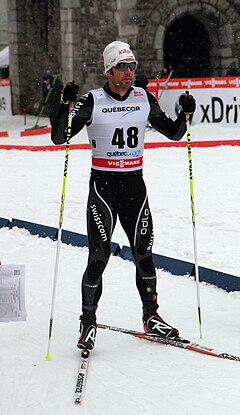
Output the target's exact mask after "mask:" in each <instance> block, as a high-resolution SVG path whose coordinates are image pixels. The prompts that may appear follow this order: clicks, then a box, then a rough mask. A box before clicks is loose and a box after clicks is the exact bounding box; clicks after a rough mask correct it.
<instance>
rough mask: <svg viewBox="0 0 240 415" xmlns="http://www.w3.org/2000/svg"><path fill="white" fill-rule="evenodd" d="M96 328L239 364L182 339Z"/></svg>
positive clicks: (104, 327)
mask: <svg viewBox="0 0 240 415" xmlns="http://www.w3.org/2000/svg"><path fill="white" fill-rule="evenodd" d="M98 328H100V329H107V330H112V331H117V332H120V333H125V334H130V335H131V336H134V337H137V338H139V339H144V340H148V341H151V342H155V343H161V344H166V345H170V346H174V347H179V348H181V349H188V350H192V351H194V352H197V353H203V354H206V355H209V356H214V357H218V358H220V359H228V360H235V361H237V362H240V357H239V356H234V355H231V354H229V353H224V352H218V351H216V350H215V349H213V348H211V347H207V346H203V345H201V344H198V343H194V342H192V341H190V340H187V339H183V338H181V337H179V338H177V339H167V338H161V337H159V336H157V335H154V334H151V333H145V332H141V331H135V330H129V329H126V328H121V327H115V326H110V325H108V324H98Z"/></svg>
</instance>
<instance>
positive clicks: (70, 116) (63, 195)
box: [45, 102, 74, 360]
mask: <svg viewBox="0 0 240 415" xmlns="http://www.w3.org/2000/svg"><path fill="white" fill-rule="evenodd" d="M73 107H74V102H70V104H69V114H68V128H67V140H66V150H65V159H64V169H63V182H62V195H61V204H60V214H59V226H58V238H57V250H56V258H55V268H54V279H53V290H52V305H51V314H50V321H49V334H48V348H47V354H46V356H45V359H46V360H51V354H50V347H51V338H52V328H53V314H54V305H55V297H56V288H57V277H58V266H59V256H60V245H61V237H62V224H63V213H64V205H65V194H66V184H67V174H68V159H69V151H70V140H71V131H72V110H73Z"/></svg>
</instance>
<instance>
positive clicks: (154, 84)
mask: <svg viewBox="0 0 240 415" xmlns="http://www.w3.org/2000/svg"><path fill="white" fill-rule="evenodd" d="M147 88H148V91H150V92H152V93H153V94H154V95H155V96H156V98H157V99H159V97H160V99H159V104H160V106H161V108H162V109H163V111H165V112H166V113H167V114H168V115H169V116H170V117H172V118H176V115H177V114H178V111H179V98H180V96H181V95H182V94H184V93H185V91H186V90H188V91H189V93H190V94H192V95H193V96H194V98H195V99H196V101H197V110H196V112H195V113H194V116H193V120H192V124H193V125H194V124H205V125H206V124H215V125H221V126H231V127H233V126H236V125H237V124H238V123H239V122H240V77H227V78H223V77H222V78H191V79H185V78H182V79H170V80H169V81H168V83H166V80H164V79H155V80H154V79H151V80H149V82H148V87H147Z"/></svg>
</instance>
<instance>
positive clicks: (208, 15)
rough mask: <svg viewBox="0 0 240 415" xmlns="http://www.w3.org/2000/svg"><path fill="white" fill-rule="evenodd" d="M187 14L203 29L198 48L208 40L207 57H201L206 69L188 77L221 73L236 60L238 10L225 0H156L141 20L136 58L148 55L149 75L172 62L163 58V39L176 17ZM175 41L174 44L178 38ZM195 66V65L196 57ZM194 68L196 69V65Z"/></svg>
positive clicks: (166, 57)
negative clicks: (139, 48)
mask: <svg viewBox="0 0 240 415" xmlns="http://www.w3.org/2000/svg"><path fill="white" fill-rule="evenodd" d="M187 16H188V17H189V18H192V19H193V21H194V19H195V22H196V21H197V22H198V26H199V28H200V27H201V28H202V33H203V34H204V39H200V40H201V42H202V43H203V45H202V46H201V49H202V50H203V49H204V45H205V46H208V42H209V51H207V57H206V56H205V57H204V56H203V60H204V59H205V62H203V67H205V69H204V70H201V71H200V72H201V73H200V74H199V73H197V74H196V72H195V71H194V72H195V73H193V70H192V74H189V76H196V75H197V76H206V75H207V74H208V76H223V75H224V74H225V72H226V68H227V66H228V64H229V63H230V62H231V61H232V60H238V59H237V58H236V57H237V56H238V53H239V47H240V41H239V39H240V37H239V30H238V25H237V22H238V21H239V12H238V10H237V9H236V7H235V6H234V5H232V4H230V2H229V1H228V0H222V2H218V3H216V4H213V3H212V1H211V0H205V1H203V0H199V1H198V2H196V1H192V2H190V3H186V4H183V3H181V5H179V2H174V3H173V1H171V2H170V1H169V2H168V1H164V4H162V3H161V7H160V2H159V0H155V1H154V4H152V11H151V13H149V15H148V18H147V19H145V21H144V25H143V26H144V29H141V31H140V33H139V39H140V40H139V46H140V47H141V45H144V50H143V53H142V54H141V55H142V56H139V60H140V61H141V59H143V60H144V58H146V56H147V55H148V56H149V58H150V59H149V60H148V62H146V63H145V65H144V66H145V67H144V70H145V72H146V73H147V74H148V76H150V77H151V76H152V77H159V73H160V70H161V68H162V67H163V66H165V65H166V63H169V64H171V62H165V61H164V59H166V60H167V59H168V56H166V52H165V51H166V42H165V40H166V39H167V38H168V37H169V28H174V25H175V24H177V22H178V20H180V19H182V18H183V17H187ZM201 25H202V26H201ZM175 34H176V31H175ZM193 36H195V35H193ZM175 42H176V43H177V37H176V38H175ZM198 43H199V42H198ZM194 53H195V51H194ZM198 55H200V52H198ZM204 55H206V53H204ZM237 63H238V62H237ZM195 66H196V67H197V66H198V60H197V63H196V65H195ZM195 69H196V71H197V68H195ZM185 72H186V71H184V73H185ZM181 76H186V74H181Z"/></svg>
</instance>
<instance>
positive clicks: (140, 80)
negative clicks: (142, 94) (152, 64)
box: [134, 74, 148, 91]
mask: <svg viewBox="0 0 240 415" xmlns="http://www.w3.org/2000/svg"><path fill="white" fill-rule="evenodd" d="M147 85H148V79H147V77H146V75H144V74H142V75H137V77H136V79H135V82H134V86H138V87H140V88H143V89H145V91H146V90H147Z"/></svg>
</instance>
